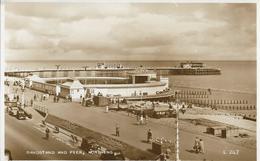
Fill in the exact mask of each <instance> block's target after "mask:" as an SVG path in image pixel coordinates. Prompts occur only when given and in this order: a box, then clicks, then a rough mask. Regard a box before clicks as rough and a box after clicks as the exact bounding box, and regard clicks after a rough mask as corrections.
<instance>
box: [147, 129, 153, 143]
mask: <svg viewBox="0 0 260 161" xmlns="http://www.w3.org/2000/svg"><path fill="white" fill-rule="evenodd" d="M152 138H153V133H152V130H151V129H149V130H148V132H147V143H151V141H152Z"/></svg>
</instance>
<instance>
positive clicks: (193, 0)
mask: <svg viewBox="0 0 260 161" xmlns="http://www.w3.org/2000/svg"><path fill="white" fill-rule="evenodd" d="M2 1H3V2H4V3H24V2H36V3H37V2H40V3H257V2H258V1H257V0H2Z"/></svg>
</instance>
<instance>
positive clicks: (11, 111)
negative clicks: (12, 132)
mask: <svg viewBox="0 0 260 161" xmlns="http://www.w3.org/2000/svg"><path fill="white" fill-rule="evenodd" d="M18 111H19V108H18V107H8V114H9V115H11V116H16V115H17V113H18Z"/></svg>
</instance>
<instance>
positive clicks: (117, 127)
mask: <svg viewBox="0 0 260 161" xmlns="http://www.w3.org/2000/svg"><path fill="white" fill-rule="evenodd" d="M116 136H118V137H119V136H120V135H119V125H118V124H116Z"/></svg>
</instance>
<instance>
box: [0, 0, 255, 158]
mask: <svg viewBox="0 0 260 161" xmlns="http://www.w3.org/2000/svg"><path fill="white" fill-rule="evenodd" d="M0 1H1V22H0V24H1V34H0V35H1V39H0V41H1V52H0V54H1V56H0V62H1V63H0V64H1V67H0V70H1V73H0V74H1V77H0V81H1V88H0V89H1V91H0V97H1V98H0V127H1V129H0V144H1V145H0V160H1V161H4V148H5V139H4V136H5V133H4V131H5V130H4V129H5V124H4V101H3V98H4V89H3V87H4V79H3V78H4V77H3V76H4V62H5V61H4V58H5V56H4V55H5V4H6V3H27V2H35V3H37V2H41V3H256V5H257V6H256V7H257V16H256V21H257V23H256V24H257V25H256V29H257V30H256V31H258V29H259V9H260V2H259V1H257V0H199V1H198V0H160V1H159V0H0ZM256 34H257V40H256V58H257V59H256V61H257V73H256V74H257V102H256V106H257V107H258V103H259V100H260V96H259V92H260V88H259V86H258V84H259V83H260V80H259V79H260V76H259V74H258V71H260V67H259V65H260V64H259V60H260V55H259V53H258V52H259V51H260V50H259V49H260V46H259V33H258V32H256ZM259 119H260V114H259V111H258V110H257V160H258V158H259V157H258V156H259V154H260V150H259V147H260V143H259V141H258V139H259V138H260V134H259V130H258V129H259V128H260V125H259Z"/></svg>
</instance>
